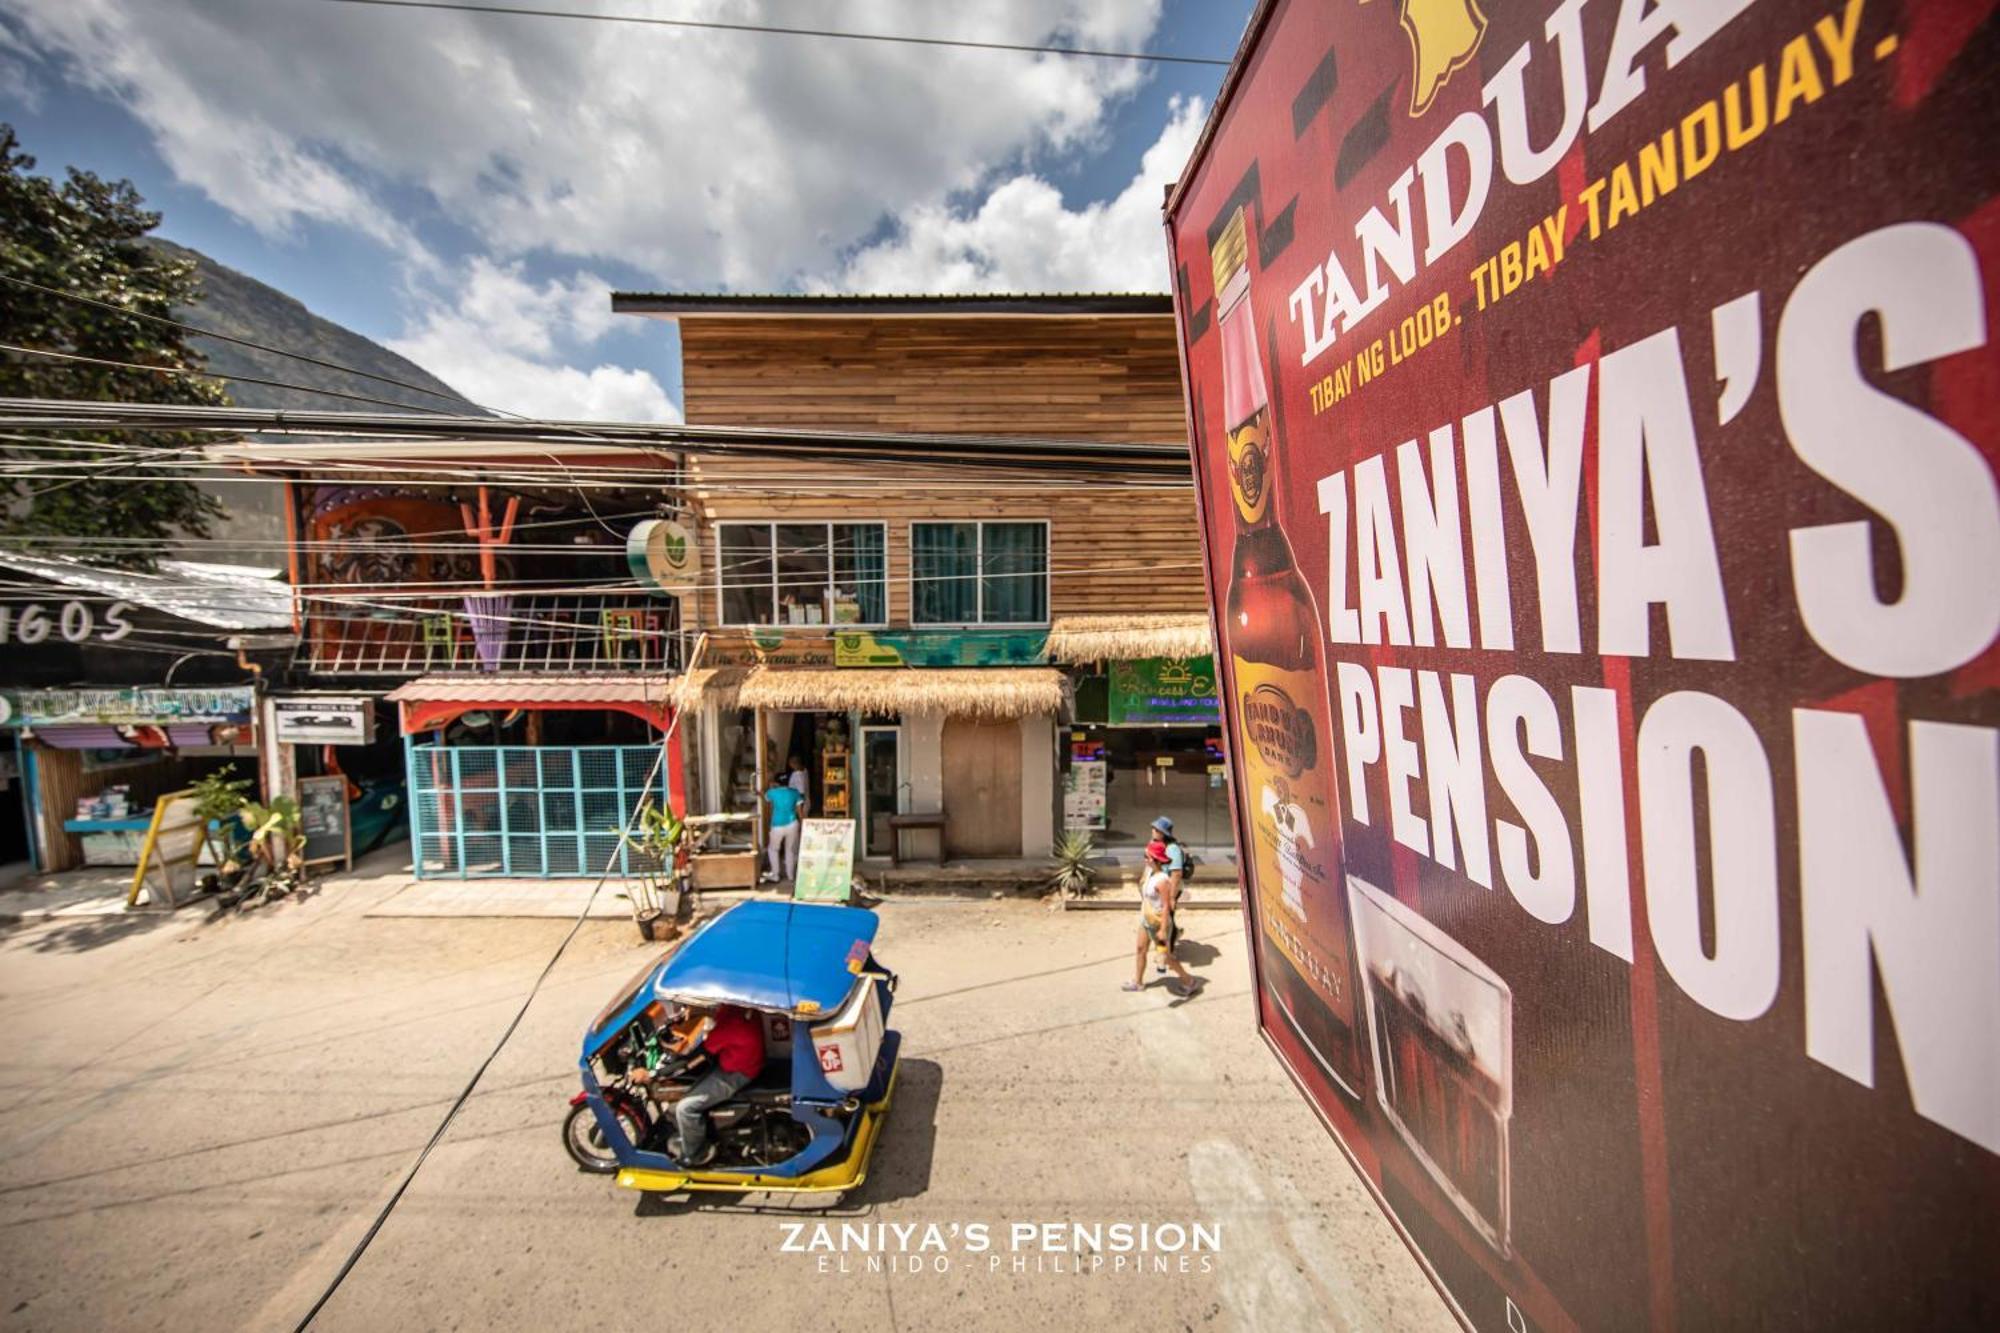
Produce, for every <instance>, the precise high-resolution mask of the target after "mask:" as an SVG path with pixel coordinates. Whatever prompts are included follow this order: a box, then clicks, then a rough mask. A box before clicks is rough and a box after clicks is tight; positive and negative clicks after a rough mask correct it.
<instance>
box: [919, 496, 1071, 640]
mask: <svg viewBox="0 0 2000 1333" xmlns="http://www.w3.org/2000/svg"><path fill="white" fill-rule="evenodd" d="M910 623H911V624H914V625H1046V624H1048V623H1049V523H1048V520H1047V519H995V520H991V521H984V520H978V519H960V520H953V521H944V522H927V523H912V524H910Z"/></svg>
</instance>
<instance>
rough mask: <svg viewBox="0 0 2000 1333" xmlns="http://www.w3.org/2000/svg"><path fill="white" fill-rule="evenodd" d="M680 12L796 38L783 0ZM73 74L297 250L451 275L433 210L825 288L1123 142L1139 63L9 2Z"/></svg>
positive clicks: (21, 22) (797, 12)
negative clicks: (839, 262)
mask: <svg viewBox="0 0 2000 1333" xmlns="http://www.w3.org/2000/svg"><path fill="white" fill-rule="evenodd" d="M1159 10H1160V0H1007V3H1004V4H997V3H996V4H985V5H978V6H970V5H954V6H912V5H910V4H909V3H908V0H849V2H848V3H845V4H842V5H841V6H840V7H839V8H838V10H837V11H835V12H832V13H830V14H828V15H827V16H826V17H825V18H824V19H823V20H822V19H821V18H820V16H819V12H818V11H817V10H816V9H815V10H814V11H813V14H812V17H813V20H814V22H815V23H819V22H824V24H825V26H828V27H836V26H837V27H841V28H845V29H849V30H853V31H864V32H865V31H876V32H902V33H910V32H917V31H921V32H923V33H924V34H926V35H940V36H953V37H966V38H971V39H976V40H994V41H1014V42H1021V41H1028V42H1032V41H1035V40H1038V39H1044V38H1049V37H1058V38H1060V39H1062V41H1063V42H1064V43H1065V44H1076V45H1086V46H1090V45H1103V46H1115V47H1119V48H1127V49H1129V48H1136V47H1140V46H1143V45H1144V44H1145V42H1146V40H1147V39H1148V38H1149V37H1150V36H1151V34H1152V33H1153V31H1154V29H1155V27H1156V26H1157V24H1158V21H1159ZM673 13H674V15H675V16H676V17H689V18H717V19H722V20H725V21H730V22H749V23H755V22H759V21H767V22H773V23H781V24H782V23H787V22H794V23H795V22H798V21H800V19H801V16H802V15H803V14H805V13H806V11H804V10H801V9H800V8H799V7H798V6H796V5H795V4H790V3H780V2H779V0H688V2H687V3H678V4H676V5H675V6H674V7H673ZM0 14H5V15H7V16H8V17H9V20H10V22H11V24H12V26H13V27H14V28H15V30H16V33H17V35H18V37H19V39H20V40H21V41H23V42H25V43H26V44H28V45H29V46H31V47H33V48H34V49H35V50H36V51H37V52H39V53H41V54H42V55H43V56H44V57H46V58H49V59H51V60H53V61H55V62H56V64H57V66H58V67H59V69H60V70H61V72H62V76H63V77H66V78H68V79H69V80H71V81H72V82H74V83H77V84H79V85H81V86H83V87H86V88H88V89H90V90H92V91H94V92H96V93H97V94H99V95H102V96H107V97H110V98H113V99H115V100H117V101H119V102H120V103H122V104H123V105H125V106H126V107H128V108H129V109H130V110H131V111H132V113H133V114H134V115H135V116H137V117H138V118H139V120H140V121H141V122H142V123H143V124H144V125H146V126H147V128H148V129H149V130H150V132H151V133H152V135H153V137H154V140H155V142H156V143H157V145H158V147H159V150H160V152H161V154H162V156H163V157H164V158H165V160H166V161H167V162H168V164H169V165H170V166H171V167H172V169H173V171H174V172H175V174H176V175H177V176H178V177H179V178H180V179H181V180H183V181H184V182H186V183H188V184H191V185H193V186H195V187H197V188H199V189H201V190H203V191H205V192H206V193H207V194H208V195H209V196H210V197H211V198H213V199H214V200H215V201H216V202H217V203H219V204H220V205H221V206H223V207H225V208H227V209H229V210H231V211H232V212H234V213H235V214H236V215H237V216H239V217H241V218H243V219H244V220H245V221H247V222H249V223H251V224H252V225H254V226H257V227H259V228H261V229H263V230H265V231H266V232H268V233H271V234H279V235H282V234H285V233H287V232H288V231H290V230H292V229H294V228H296V226H297V225H298V224H299V223H300V222H301V221H304V220H314V221H321V222H328V223H333V224H336V225H340V226H344V227H350V228H353V229H356V230H358V231H360V232H362V233H364V234H367V235H369V236H373V237H375V238H376V239H378V240H380V241H382V242H384V243H385V244H388V245H391V246H393V247H395V248H396V249H397V250H398V251H399V252H400V253H401V254H403V255H404V256H405V257H406V258H408V259H411V260H414V261H416V262H417V263H418V264H419V266H428V265H430V264H432V263H433V262H434V261H433V260H432V258H431V256H430V254H429V252H428V251H427V250H426V248H425V246H424V244H423V243H422V242H421V241H420V240H419V238H418V235H417V231H418V228H416V227H414V226H412V225H411V224H410V222H408V221H407V220H405V219H404V218H403V217H400V216H398V213H399V210H400V209H403V208H407V207H408V206H409V203H410V201H412V200H415V201H417V205H418V207H419V208H421V209H422V210H424V213H425V215H426V216H428V214H429V213H430V211H431V210H433V209H434V210H435V211H436V213H437V214H438V215H439V216H441V217H442V218H444V219H446V220H448V221H450V222H452V223H454V224H457V225H459V226H462V227H464V228H466V229H468V230H469V231H470V232H471V233H472V234H473V235H474V236H475V237H477V238H479V240H480V241H481V242H482V243H483V248H485V249H487V250H488V251H490V252H492V253H495V254H497V255H500V256H503V257H513V256H518V255H524V254H529V253H533V252H547V253H553V254H559V255H567V256H570V257H573V258H576V259H580V260H592V259H599V260H617V261H621V262H625V263H629V264H632V265H633V266H635V267H637V268H639V269H641V270H642V271H646V272H649V273H650V274H652V275H654V276H655V277H656V278H657V279H658V280H659V281H660V282H661V283H662V284H665V285H672V286H685V287H690V288H698V289H713V288H717V287H736V288H746V287H762V286H772V285H780V284H783V283H785V282H787V281H789V280H791V279H792V278H793V277H794V275H797V274H800V273H813V272H823V271H825V269H826V268H827V267H828V266H829V265H831V264H833V263H834V262H836V257H837V256H838V255H839V254H840V253H841V252H842V251H843V250H845V249H846V248H847V247H849V246H851V245H852V244H853V243H854V242H855V240H856V239H857V238H859V237H862V236H865V235H866V234H868V233H869V231H870V230H871V229H872V228H873V227H874V226H876V225H877V223H878V222H879V221H880V219H881V218H882V217H884V216H891V217H894V216H902V215H904V214H906V213H908V212H909V210H912V209H914V208H917V207H918V206H920V205H922V204H923V203H924V202H925V201H930V200H937V199H942V198H945V197H947V196H948V195H949V194H950V193H952V192H955V191H962V190H966V189H970V188H974V187H976V186H978V185H979V184H980V183H981V181H982V180H984V179H985V178H987V177H988V176H989V175H990V174H991V173H992V172H993V171H994V170H995V169H996V168H999V167H1001V166H1002V165H1003V164H1005V163H1008V162H1011V161H1016V160H1018V159H1020V158H1021V157H1022V156H1023V155H1026V156H1027V157H1029V158H1031V159H1032V158H1033V157H1035V156H1036V155H1038V154H1043V153H1049V152H1061V151H1067V150H1069V149H1072V148H1075V147H1077V146H1079V145H1084V144H1088V143H1090V142H1091V141H1092V140H1093V139H1094V138H1095V136H1097V135H1099V134H1100V133H1101V132H1102V127H1103V120H1104V116H1105V113H1106V111H1107V108H1108V107H1109V106H1110V104H1112V103H1113V102H1114V101H1116V100H1117V99H1119V98H1121V97H1123V96H1126V95H1128V94H1129V93H1130V92H1132V91H1133V90H1134V89H1135V88H1136V87H1137V86H1138V83H1139V81H1140V80H1141V79H1142V78H1143V77H1144V74H1143V71H1142V69H1141V68H1140V67H1138V66H1135V65H1133V64H1131V63H1128V62H1118V61H1104V60H1084V59H1065V58H1061V57H1055V56H1028V55H1020V54H1011V53H1001V52H986V51H966V50H951V49H942V48H933V47H910V46H896V45H886V44H878V43H868V42H848V41H834V40H828V39H824V38H805V37H787V36H773V35H759V34H747V33H721V32H697V31H686V30H672V29H663V28H646V27H639V26H632V25H624V24H615V23H588V22H566V21H561V20H555V19H546V18H525V17H514V18H509V17H501V16H492V15H477V14H462V13H441V12H428V11H427V12H412V11H398V10H388V9H378V8H363V7H350V6H344V5H327V4H274V3H271V2H270V0H147V3H144V4H132V3H130V2H129V0H61V3H53V4H52V3H48V2H47V0H0Z"/></svg>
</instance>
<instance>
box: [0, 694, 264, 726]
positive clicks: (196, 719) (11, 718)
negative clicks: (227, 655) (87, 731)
mask: <svg viewBox="0 0 2000 1333" xmlns="http://www.w3.org/2000/svg"><path fill="white" fill-rule="evenodd" d="M255 707H256V692H255V691H254V690H253V689H252V688H251V687H250V686H248V685H240V686H239V685H225V686H217V687H215V688H212V689H204V688H198V687H190V688H186V689H164V688H163V689H151V688H144V687H133V688H126V689H71V690H5V691H0V726H9V727H53V726H62V725H71V724H78V723H84V724H96V725H99V726H139V725H159V724H163V723H174V722H188V723H212V722H248V721H249V720H250V714H251V710H252V709H253V708H255Z"/></svg>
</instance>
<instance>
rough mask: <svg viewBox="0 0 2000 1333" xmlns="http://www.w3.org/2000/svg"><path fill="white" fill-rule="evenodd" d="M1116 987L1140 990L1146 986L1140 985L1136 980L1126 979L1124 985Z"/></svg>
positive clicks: (1126, 989)
mask: <svg viewBox="0 0 2000 1333" xmlns="http://www.w3.org/2000/svg"><path fill="white" fill-rule="evenodd" d="M1118 989H1119V990H1122V991H1142V990H1144V989H1146V988H1145V987H1144V986H1142V985H1140V984H1139V983H1138V982H1136V981H1128V982H1126V983H1125V984H1124V985H1122V986H1120V987H1119V988H1118Z"/></svg>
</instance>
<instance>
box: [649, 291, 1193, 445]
mask: <svg viewBox="0 0 2000 1333" xmlns="http://www.w3.org/2000/svg"><path fill="white" fill-rule="evenodd" d="M680 327H681V367H682V370H681V373H682V379H683V383H684V389H683V392H684V394H685V409H686V412H687V419H688V420H689V421H690V422H692V423H696V424H699V425H757V426H799V427H805V428H812V427H847V426H854V427H876V428H879V429H882V430H889V431H901V432H909V433H936V434H953V435H1043V436H1051V437H1055V438H1069V439H1090V440H1128V441H1158V442H1177V441H1181V440H1185V439H1186V438H1187V425H1186V418H1185V416H1184V414H1183V412H1182V406H1181V380H1180V362H1179V360H1178V358H1177V356H1176V354H1175V351H1174V323H1173V320H1171V319H1167V318H1150V319H1075V318H1070V319H1024V318H1011V317H1009V318H979V317H976V316H973V317H959V318H952V319H919V318H894V319H880V318H877V319H832V318H802V319H785V318H765V319H706V318H704V319H684V320H682V321H680Z"/></svg>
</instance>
